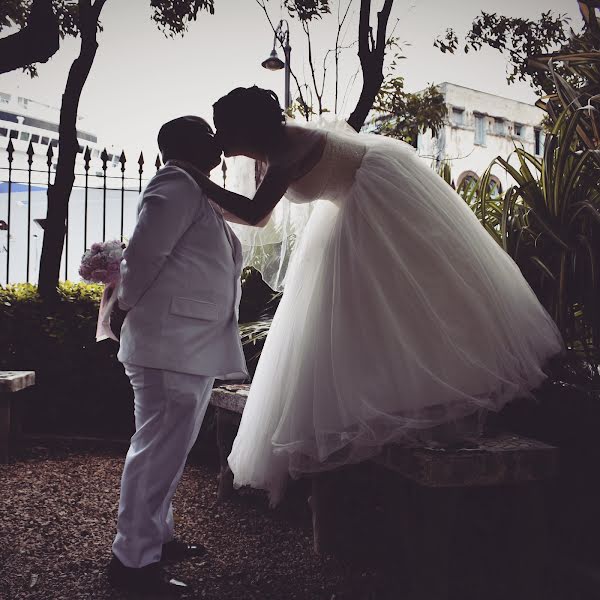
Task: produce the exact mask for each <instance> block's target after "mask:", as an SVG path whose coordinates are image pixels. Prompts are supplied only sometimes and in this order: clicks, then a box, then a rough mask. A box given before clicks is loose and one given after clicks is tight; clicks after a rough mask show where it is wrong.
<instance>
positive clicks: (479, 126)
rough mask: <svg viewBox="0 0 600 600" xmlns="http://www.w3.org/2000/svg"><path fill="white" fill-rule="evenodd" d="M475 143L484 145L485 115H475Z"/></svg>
mask: <svg viewBox="0 0 600 600" xmlns="http://www.w3.org/2000/svg"><path fill="white" fill-rule="evenodd" d="M475 143H476V144H477V145H478V146H485V116H484V115H478V114H476V115H475Z"/></svg>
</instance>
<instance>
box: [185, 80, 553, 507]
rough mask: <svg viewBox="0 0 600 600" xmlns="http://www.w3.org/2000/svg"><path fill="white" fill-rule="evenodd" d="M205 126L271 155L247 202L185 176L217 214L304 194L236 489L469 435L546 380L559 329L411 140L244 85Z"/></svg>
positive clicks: (260, 218)
mask: <svg viewBox="0 0 600 600" xmlns="http://www.w3.org/2000/svg"><path fill="white" fill-rule="evenodd" d="M214 122H215V126H216V129H217V138H218V141H219V143H220V144H221V145H222V147H223V149H224V152H225V155H226V156H233V155H245V156H248V157H251V158H254V159H256V160H258V161H261V162H262V163H265V164H266V166H267V169H266V175H265V176H264V179H263V180H262V183H261V184H260V186H259V188H258V190H256V193H255V195H254V198H253V199H249V198H247V197H245V196H242V195H239V194H236V193H233V192H229V191H226V190H224V189H223V188H221V187H219V186H218V185H216V184H215V183H213V182H212V181H211V180H210V179H208V178H207V177H206V176H203V175H202V174H201V173H199V172H198V173H195V178H196V180H197V181H198V183H199V184H200V185H201V187H203V189H204V190H205V191H206V192H207V194H208V196H209V197H210V198H211V199H212V200H213V202H215V203H217V204H218V205H220V206H221V207H222V209H223V210H224V211H226V212H225V214H226V216H228V218H230V219H232V220H237V221H238V222H242V223H247V224H250V225H255V226H262V225H265V224H268V221H269V215H270V214H271V213H272V211H273V209H274V208H275V207H276V205H277V204H278V202H280V200H281V199H282V197H284V196H285V198H284V201H290V202H292V203H294V204H301V203H313V209H312V212H311V215H310V218H309V219H308V222H307V223H306V226H305V227H304V228H303V230H302V232H301V235H300V236H299V239H298V240H297V241H296V245H295V247H294V251H293V253H292V255H291V258H290V261H289V264H288V266H287V272H286V275H285V291H284V293H283V297H282V299H281V302H280V304H279V307H278V310H277V312H276V314H275V317H274V319H273V323H272V326H271V329H270V332H269V335H268V337H267V340H266V342H265V345H264V349H263V351H262V355H261V359H260V361H259V364H258V367H257V369H256V374H255V376H254V379H253V382H252V387H251V390H250V395H249V397H248V400H247V404H246V408H245V411H244V414H243V418H242V422H241V426H240V429H239V433H238V435H237V438H236V440H235V443H234V446H233V450H232V452H231V455H230V456H229V465H230V467H231V469H232V471H233V473H234V477H235V483H236V485H238V486H241V485H246V484H249V485H251V486H253V487H257V488H262V489H265V490H267V491H268V492H269V495H270V499H271V503H272V504H277V503H278V502H279V501H280V499H281V497H282V494H283V491H284V488H285V483H286V481H287V479H288V476H289V475H291V476H292V477H299V476H301V475H302V474H305V473H315V472H319V471H324V470H328V469H333V468H336V467H339V466H341V465H344V464H348V463H355V462H359V461H362V460H365V459H368V458H370V457H373V456H374V455H376V454H377V453H378V452H379V451H380V449H381V447H382V446H383V445H384V444H388V443H403V444H410V443H419V442H421V443H422V442H423V441H424V440H427V439H430V440H431V439H432V438H435V439H438V437H439V436H443V438H444V439H445V440H447V439H449V438H452V437H456V436H464V435H467V434H477V433H478V432H479V431H480V429H481V425H482V423H483V421H484V418H485V416H486V414H487V413H489V412H490V411H494V412H497V411H499V410H500V409H502V407H503V406H504V405H505V404H506V403H507V402H509V401H511V400H512V399H514V398H515V397H518V396H523V395H526V394H527V393H528V392H529V391H530V390H532V389H534V388H535V387H537V386H538V385H539V384H540V383H541V382H542V381H543V380H544V379H545V377H546V375H545V374H544V371H543V367H544V364H545V363H546V361H547V360H548V359H550V358H551V357H553V356H554V355H556V354H558V353H560V352H561V351H562V349H563V344H562V340H561V337H560V334H559V332H558V330H557V328H556V325H555V324H554V323H553V321H552V319H551V318H550V317H549V315H548V314H547V313H546V311H545V310H544V309H543V308H542V306H541V305H540V303H539V302H538V300H537V298H536V296H535V295H534V293H533V291H532V290H531V288H530V287H529V285H528V284H527V282H526V281H525V279H524V278H523V276H522V275H521V273H520V271H519V269H518V267H517V266H516V265H515V263H514V262H513V261H512V260H511V258H510V257H509V256H508V255H507V254H506V253H505V252H504V251H503V250H502V249H501V248H500V247H499V246H498V245H497V244H496V242H495V241H494V240H493V239H492V237H491V236H490V235H489V234H488V233H487V232H486V231H485V230H484V228H483V227H482V226H481V225H480V223H479V222H478V220H477V218H476V217H475V216H474V215H473V213H472V212H471V210H470V209H469V208H468V207H467V205H466V204H465V202H464V201H463V200H462V199H461V198H460V197H459V196H458V195H457V194H456V192H455V191H454V190H453V189H452V188H451V187H450V186H449V185H447V184H446V183H445V182H444V181H443V179H442V178H441V177H439V176H438V175H437V174H436V173H435V172H434V171H432V170H431V169H430V168H429V167H428V166H427V165H425V164H424V163H423V162H422V161H421V159H419V158H418V156H417V155H416V153H415V151H414V149H413V148H412V147H411V146H409V145H408V144H405V143H403V142H400V141H397V140H392V139H388V138H385V137H381V136H377V135H370V134H362V133H361V134H358V133H355V132H354V131H348V130H343V129H341V128H340V127H334V128H329V129H328V128H322V127H313V126H310V125H307V126H300V125H295V124H293V121H291V120H287V119H286V118H285V116H284V114H283V112H282V110H281V108H280V106H279V103H278V101H277V97H276V96H275V94H274V93H273V92H270V91H268V90H263V89H260V88H257V87H252V88H247V89H246V88H238V89H235V90H233V91H232V92H230V93H229V94H228V95H227V96H224V97H223V98H221V99H220V100H219V101H218V102H216V103H215V105H214ZM348 129H349V127H348Z"/></svg>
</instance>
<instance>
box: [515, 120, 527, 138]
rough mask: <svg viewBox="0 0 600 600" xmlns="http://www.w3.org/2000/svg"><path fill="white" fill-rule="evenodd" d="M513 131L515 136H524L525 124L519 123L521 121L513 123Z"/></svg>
mask: <svg viewBox="0 0 600 600" xmlns="http://www.w3.org/2000/svg"><path fill="white" fill-rule="evenodd" d="M514 133H515V135H516V136H517V137H520V138H522V137H524V136H525V126H524V125H521V123H515V125H514Z"/></svg>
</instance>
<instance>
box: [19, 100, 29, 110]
mask: <svg viewBox="0 0 600 600" xmlns="http://www.w3.org/2000/svg"><path fill="white" fill-rule="evenodd" d="M18 102H19V104H20V105H21V106H22V107H23V108H27V106H28V105H29V100H28V99H27V98H21V97H19V99H18Z"/></svg>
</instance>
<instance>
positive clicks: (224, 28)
mask: <svg viewBox="0 0 600 600" xmlns="http://www.w3.org/2000/svg"><path fill="white" fill-rule="evenodd" d="M338 1H339V2H342V5H343V6H345V5H346V2H347V0H331V5H332V7H333V12H334V14H333V15H331V16H328V17H325V18H324V19H323V20H322V21H321V22H318V23H316V24H315V25H314V27H313V36H314V48H315V56H316V57H317V61H318V62H319V63H321V62H322V57H323V55H324V53H325V51H326V50H327V49H328V48H331V47H332V46H333V41H334V39H335V34H336V29H337V27H336V24H337V21H336V16H335V11H336V7H337V6H338ZM382 5H383V0H373V9H374V10H373V13H375V11H376V10H377V9H378V8H380V6H382ZM267 6H268V8H269V11H270V14H271V17H272V19H273V20H274V21H275V22H277V21H278V20H279V18H280V17H281V16H284V17H285V16H286V15H285V14H282V13H281V9H280V4H279V0H268V2H267ZM359 6H360V0H354V1H353V7H352V9H351V11H350V17H349V19H348V21H347V28H346V30H345V43H346V44H351V43H352V42H353V41H354V40H355V39H356V38H357V31H358V9H359ZM547 10H552V11H554V12H555V13H566V14H567V15H568V16H569V17H570V18H571V26H572V27H573V28H574V29H575V30H576V31H579V30H580V28H581V22H582V21H581V16H580V14H579V10H578V7H577V2H576V1H575V0H526V1H524V0H503V1H502V2H498V0H478V2H473V1H472V0H454V1H452V2H449V1H447V0H428V1H425V0H395V3H394V8H393V11H392V15H391V18H390V27H394V26H395V27H396V29H395V34H396V35H397V36H398V37H399V40H400V43H401V45H402V52H403V54H404V55H405V56H406V58H405V59H403V60H401V61H400V62H399V64H398V68H397V71H396V73H397V74H398V75H402V76H404V77H405V87H406V89H407V90H408V91H417V90H419V89H422V88H424V87H425V86H426V85H428V84H430V83H441V82H443V81H449V82H451V83H455V84H459V85H463V86H467V87H472V88H474V89H477V90H481V91H485V92H489V93H492V94H498V95H501V96H506V97H509V98H513V99H515V100H521V101H524V102H531V103H533V102H534V101H535V95H534V93H533V90H532V89H531V88H530V87H529V85H528V84H526V83H519V84H514V85H511V86H508V85H507V83H506V68H507V66H506V61H505V59H504V58H502V56H501V55H500V54H498V53H496V52H494V51H492V50H483V51H480V52H476V53H473V52H470V53H468V54H466V55H465V54H463V53H462V52H459V53H457V54H455V55H448V54H442V53H441V52H440V51H439V50H437V49H436V48H434V47H433V42H434V40H435V38H436V37H437V36H439V35H442V34H443V33H444V31H445V30H446V28H448V27H452V28H454V29H456V31H457V33H459V35H460V34H461V33H463V34H464V33H465V32H466V31H467V30H468V28H469V25H470V24H471V22H472V20H473V18H474V17H475V16H476V15H477V14H479V12H480V11H487V12H498V13H500V14H504V15H506V16H515V17H516V16H519V17H527V18H537V17H539V15H540V14H541V13H542V12H543V11H547ZM150 15H151V9H150V2H149V0H108V1H107V2H106V5H105V7H104V10H103V13H102V18H101V21H102V25H103V28H104V30H103V31H102V32H101V33H99V34H98V43H99V48H98V52H97V55H96V60H95V62H94V65H93V68H92V71H91V73H90V76H89V79H88V81H87V83H86V86H85V88H84V90H83V94H82V97H81V102H80V114H81V115H83V116H84V117H85V127H84V128H85V129H86V130H87V131H92V132H93V133H95V134H97V135H98V137H99V138H100V139H101V140H103V141H104V143H106V145H107V146H113V147H114V148H115V149H121V148H124V149H125V151H126V153H129V154H130V155H131V154H136V155H137V153H138V152H139V151H140V150H142V149H143V150H144V151H145V152H146V153H148V152H155V151H156V143H155V139H156V134H157V132H158V129H159V127H160V125H161V124H162V123H164V122H165V121H167V120H169V119H172V118H174V117H177V116H180V115H184V114H197V115H200V116H203V117H205V118H207V119H209V120H210V119H211V117H212V103H213V102H214V101H215V100H217V99H218V98H219V97H220V96H222V95H223V94H225V93H227V92H228V91H230V90H231V89H232V88H234V87H238V86H249V85H254V84H256V85H259V86H261V87H267V88H270V89H273V90H274V91H275V92H276V93H277V94H278V95H279V97H280V99H281V101H282V102H283V97H284V76H283V71H276V72H271V71H267V70H266V69H263V68H262V67H261V65H260V63H261V62H262V61H263V60H264V59H265V58H267V56H268V55H269V53H270V51H271V48H272V46H273V34H272V30H271V28H270V25H269V23H268V22H267V20H266V18H265V16H264V13H263V12H262V10H261V8H260V7H259V6H258V4H257V3H256V0H215V14H214V15H210V14H208V13H200V14H199V16H198V20H197V21H196V22H193V23H191V25H190V27H189V30H188V32H187V33H186V34H185V36H184V37H177V38H175V39H168V38H166V37H165V36H164V34H163V33H162V32H160V31H159V30H158V28H157V27H156V25H155V24H154V22H153V21H152V20H151V18H150ZM372 23H373V24H375V23H376V20H375V15H374V14H373V19H372ZM290 30H291V33H290V42H291V46H292V59H291V64H292V68H293V69H294V70H295V71H296V72H297V74H298V76H299V77H302V76H303V73H306V74H308V72H307V70H306V63H307V51H306V42H305V37H304V33H303V32H302V30H301V28H300V27H299V25H298V23H297V22H294V21H291V22H290ZM9 33H11V32H10V30H5V31H3V32H2V33H0V37H3V36H5V35H8V34H9ZM78 49H79V40H78V39H66V40H64V41H63V42H62V45H61V48H60V50H59V52H58V53H57V54H56V55H55V56H54V57H53V58H52V59H51V60H50V61H49V62H48V63H45V64H40V65H39V68H38V70H39V76H38V77H37V78H34V79H31V78H30V77H29V76H28V75H26V74H24V73H22V72H12V73H7V74H3V75H0V91H3V92H7V93H11V94H18V95H20V96H25V97H28V98H31V99H34V100H37V101H40V102H44V103H46V104H50V105H54V106H60V100H61V94H62V91H63V89H64V85H65V82H66V79H67V75H68V71H69V67H70V65H71V63H72V61H73V59H74V58H75V57H76V56H77V52H78ZM356 50H357V48H356V47H355V46H354V47H351V48H349V49H347V50H345V51H344V53H343V54H342V57H341V68H340V81H341V90H342V92H341V93H342V96H344V92H345V90H346V86H347V83H348V82H349V81H350V82H351V81H354V84H353V85H350V86H349V88H348V92H347V93H346V94H345V97H346V103H345V105H344V107H343V110H339V111H338V112H339V113H340V116H348V114H349V113H350V112H351V110H352V108H353V102H355V101H356V99H357V97H358V94H359V93H360V85H361V80H360V75H359V76H358V77H357V78H356V77H355V74H356V73H357V71H358V69H359V63H358V58H357V56H356ZM332 72H333V69H332V68H331V70H330V73H331V74H332ZM327 97H329V98H330V97H331V88H328V89H327V90H326V100H325V104H326V105H328V107H329V108H332V102H331V101H328V100H327ZM249 118H250V117H249Z"/></svg>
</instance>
